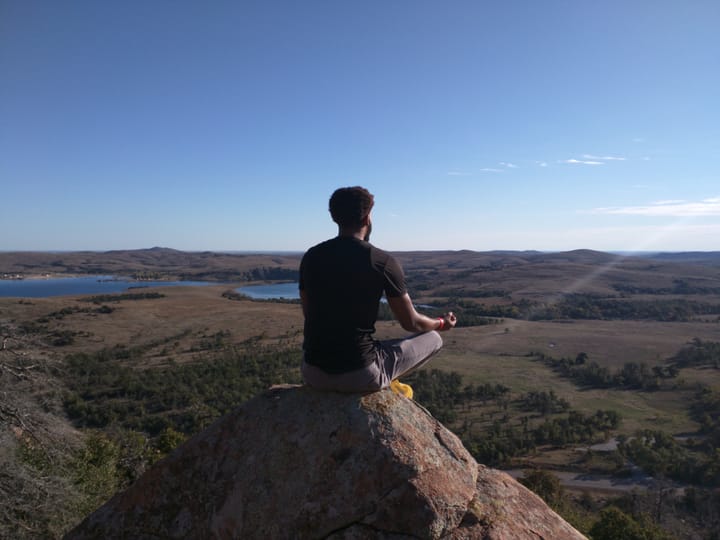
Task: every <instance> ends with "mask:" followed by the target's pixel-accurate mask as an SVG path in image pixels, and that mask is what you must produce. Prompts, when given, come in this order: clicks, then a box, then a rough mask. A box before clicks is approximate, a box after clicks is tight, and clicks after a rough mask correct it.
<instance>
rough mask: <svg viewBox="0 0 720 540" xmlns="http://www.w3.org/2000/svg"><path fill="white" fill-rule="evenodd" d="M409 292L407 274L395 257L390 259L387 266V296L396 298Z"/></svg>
mask: <svg viewBox="0 0 720 540" xmlns="http://www.w3.org/2000/svg"><path fill="white" fill-rule="evenodd" d="M406 292H407V286H406V284H405V273H404V272H403V269H402V267H401V266H400V263H399V262H397V261H396V260H395V258H394V257H388V260H387V263H386V264H385V296H387V297H388V298H396V297H398V296H402V295H403V294H405V293H406Z"/></svg>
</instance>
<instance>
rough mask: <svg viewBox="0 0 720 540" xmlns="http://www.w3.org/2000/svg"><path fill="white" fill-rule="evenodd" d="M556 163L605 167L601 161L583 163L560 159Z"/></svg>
mask: <svg viewBox="0 0 720 540" xmlns="http://www.w3.org/2000/svg"><path fill="white" fill-rule="evenodd" d="M558 163H570V164H572V165H605V163H603V162H602V161H583V160H579V159H561V160H560V161H558Z"/></svg>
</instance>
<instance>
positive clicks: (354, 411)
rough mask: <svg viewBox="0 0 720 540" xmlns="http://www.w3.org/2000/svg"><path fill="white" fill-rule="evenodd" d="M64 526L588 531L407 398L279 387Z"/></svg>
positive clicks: (138, 530)
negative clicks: (480, 458) (479, 459)
mask: <svg viewBox="0 0 720 540" xmlns="http://www.w3.org/2000/svg"><path fill="white" fill-rule="evenodd" d="M66 538H67V539H69V540H70V539H73V540H74V539H85V538H132V539H145V538H147V539H150V538H153V539H156V538H197V539H201V538H202V539H210V538H218V539H220V538H223V539H225V538H228V539H229V538H239V539H240V538H242V539H247V538H261V539H270V538H273V539H274V538H331V539H341V538H342V539H364V538H368V539H369V538H373V539H374V538H393V539H401V538H437V539H440V538H443V539H445V538H447V539H460V538H483V539H507V540H510V539H512V540H523V539H532V540H538V539H543V538H544V539H548V540H550V539H553V540H563V539H582V538H584V536H582V535H581V534H580V533H579V532H577V531H576V530H575V529H573V528H572V527H571V526H570V525H569V524H568V523H566V522H565V521H564V520H563V519H562V518H560V517H559V516H558V515H557V514H556V513H555V512H553V511H552V510H551V509H550V508H549V507H548V506H547V505H546V504H545V503H544V502H543V501H542V500H541V499H540V498H539V497H537V496H536V495H535V494H533V493H532V492H531V491H529V490H528V489H526V488H525V487H524V486H522V485H521V484H519V483H518V482H516V481H515V480H514V479H512V478H511V477H510V476H508V475H507V474H505V473H503V472H501V471H497V470H493V469H490V468H487V467H485V466H483V465H478V464H477V463H476V462H475V460H474V459H473V458H472V456H471V455H470V454H469V453H468V451H467V450H466V449H465V448H464V447H463V445H462V443H461V442H460V440H459V439H458V438H457V437H456V436H455V435H454V434H453V433H451V432H450V431H448V430H447V429H446V428H445V427H444V426H443V425H442V424H440V423H439V422H438V421H437V420H435V419H434V418H433V417H432V416H431V415H430V414H429V413H427V412H426V411H425V409H423V408H422V407H421V406H419V405H418V404H417V403H415V402H414V401H411V400H409V399H406V398H404V397H401V396H398V395H396V394H394V393H392V392H390V391H382V392H377V393H373V394H368V395H348V394H335V393H322V392H317V391H314V390H311V389H309V388H307V387H289V386H288V387H275V388H272V389H270V390H268V391H267V392H266V393H264V394H262V395H260V396H258V397H257V398H255V399H252V400H250V401H248V402H247V403H245V404H243V405H242V406H240V407H239V408H238V409H236V410H235V411H234V412H232V413H231V414H228V415H227V416H225V417H223V418H221V419H219V420H218V421H217V422H215V423H214V424H213V425H212V426H211V427H209V428H208V429H206V430H205V431H203V432H202V433H199V434H198V435H196V436H195V437H193V438H192V439H190V440H189V441H187V442H186V443H185V444H183V445H182V446H180V447H179V448H177V449H176V450H175V452H173V453H172V454H171V455H170V456H168V457H167V458H166V459H164V460H162V461H160V462H159V463H157V464H156V465H155V466H154V467H152V468H151V469H150V470H148V471H147V472H146V473H145V474H144V475H143V476H142V477H141V478H140V479H138V481H137V482H136V483H135V484H133V485H132V486H131V487H130V488H129V489H127V490H126V491H124V492H122V493H119V494H117V495H115V497H113V498H112V499H111V500H110V501H108V502H107V503H106V504H105V505H104V506H102V507H101V508H99V509H98V510H97V511H95V512H94V513H93V514H91V515H90V516H89V517H88V518H86V519H85V521H83V522H82V523H81V524H80V525H79V526H78V527H76V528H75V529H74V530H73V531H71V532H70V533H69V534H68V535H67V536H66Z"/></svg>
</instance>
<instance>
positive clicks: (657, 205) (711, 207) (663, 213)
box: [590, 197, 720, 217]
mask: <svg viewBox="0 0 720 540" xmlns="http://www.w3.org/2000/svg"><path fill="white" fill-rule="evenodd" d="M590 213H591V214H604V215H623V216H647V217H705V216H720V197H713V198H709V199H704V200H702V201H698V202H688V201H682V200H668V201H658V202H654V203H651V204H648V205H645V206H615V207H607V208H595V209H593V210H591V211H590Z"/></svg>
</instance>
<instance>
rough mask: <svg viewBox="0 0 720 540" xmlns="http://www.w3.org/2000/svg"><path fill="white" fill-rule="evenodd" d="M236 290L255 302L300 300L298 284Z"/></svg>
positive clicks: (254, 286)
mask: <svg viewBox="0 0 720 540" xmlns="http://www.w3.org/2000/svg"><path fill="white" fill-rule="evenodd" d="M235 290H236V291H237V292H239V293H240V294H244V295H245V296H248V297H250V298H254V299H255V300H278V299H280V298H285V299H287V300H297V299H299V298H300V291H299V290H298V284H297V282H293V283H271V284H267V285H248V286H247V287H238V288H237V289H235Z"/></svg>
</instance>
